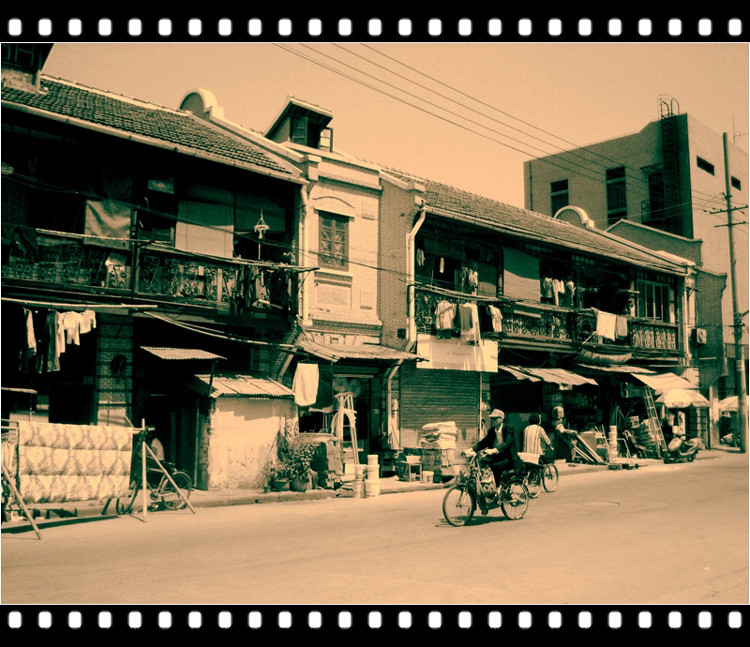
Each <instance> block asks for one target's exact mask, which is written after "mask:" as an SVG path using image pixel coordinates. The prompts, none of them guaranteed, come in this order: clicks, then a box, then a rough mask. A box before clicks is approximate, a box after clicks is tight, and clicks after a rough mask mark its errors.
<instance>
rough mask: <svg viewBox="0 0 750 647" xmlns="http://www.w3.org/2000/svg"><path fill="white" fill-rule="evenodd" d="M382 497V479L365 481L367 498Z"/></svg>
mask: <svg viewBox="0 0 750 647" xmlns="http://www.w3.org/2000/svg"><path fill="white" fill-rule="evenodd" d="M379 495H380V479H367V480H366V481H365V496H366V497H367V498H371V497H375V496H379Z"/></svg>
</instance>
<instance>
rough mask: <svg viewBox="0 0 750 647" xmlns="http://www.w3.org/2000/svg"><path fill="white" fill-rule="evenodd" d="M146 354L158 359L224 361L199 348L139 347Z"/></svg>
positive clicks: (220, 357)
mask: <svg viewBox="0 0 750 647" xmlns="http://www.w3.org/2000/svg"><path fill="white" fill-rule="evenodd" d="M141 349H143V350H145V351H146V352H147V353H151V354H152V355H156V357H158V358H159V359H167V360H181V359H184V360H187V359H226V358H225V357H222V356H221V355H216V354H215V353H210V352H208V351H207V350H201V349H200V348H163V347H155V346H141Z"/></svg>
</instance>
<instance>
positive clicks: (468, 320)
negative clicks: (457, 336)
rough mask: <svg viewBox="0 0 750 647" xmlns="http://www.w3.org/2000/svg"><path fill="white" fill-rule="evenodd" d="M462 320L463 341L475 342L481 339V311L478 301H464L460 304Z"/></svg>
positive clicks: (459, 314)
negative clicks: (478, 308) (479, 310)
mask: <svg viewBox="0 0 750 647" xmlns="http://www.w3.org/2000/svg"><path fill="white" fill-rule="evenodd" d="M458 316H459V318H460V321H461V341H463V342H466V343H469V344H474V343H477V342H478V341H479V340H480V339H481V334H480V332H479V312H478V310H477V304H476V303H462V304H461V305H459V306H458Z"/></svg>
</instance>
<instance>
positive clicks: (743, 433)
mask: <svg viewBox="0 0 750 647" xmlns="http://www.w3.org/2000/svg"><path fill="white" fill-rule="evenodd" d="M724 181H725V184H726V192H725V194H724V196H725V198H726V201H727V208H726V212H727V230H728V232H729V271H730V278H731V281H732V315H733V319H734V321H733V322H732V323H733V326H732V328H733V330H734V391H735V393H736V394H737V425H738V432H739V445H740V452H742V453H743V454H744V453H745V452H746V451H747V393H746V389H745V361H744V358H743V356H742V314H741V313H740V311H739V307H738V305H737V275H736V271H737V270H736V267H735V258H734V235H733V232H732V229H733V228H734V227H735V225H737V224H739V223H736V222H734V221H733V220H732V212H733V211H737V210H738V209H744V208H745V207H732V194H731V184H730V180H729V153H728V151H727V134H726V133H724Z"/></svg>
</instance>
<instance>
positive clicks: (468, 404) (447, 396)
mask: <svg viewBox="0 0 750 647" xmlns="http://www.w3.org/2000/svg"><path fill="white" fill-rule="evenodd" d="M401 370H402V373H401V406H400V408H401V427H402V429H404V430H409V429H412V430H419V429H421V428H422V427H423V426H424V425H426V424H428V423H430V422H446V421H450V420H452V421H454V422H455V423H456V426H457V427H458V429H459V436H458V441H457V443H456V447H457V448H458V449H459V450H460V449H464V448H465V447H470V446H471V445H473V444H474V443H475V442H476V441H477V439H478V433H479V432H478V430H477V425H478V410H479V402H480V392H479V385H480V381H479V373H476V372H474V371H443V370H438V369H418V368H416V366H414V365H412V366H408V365H406V366H404V367H403V368H402V369H401ZM464 435H465V438H464Z"/></svg>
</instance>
